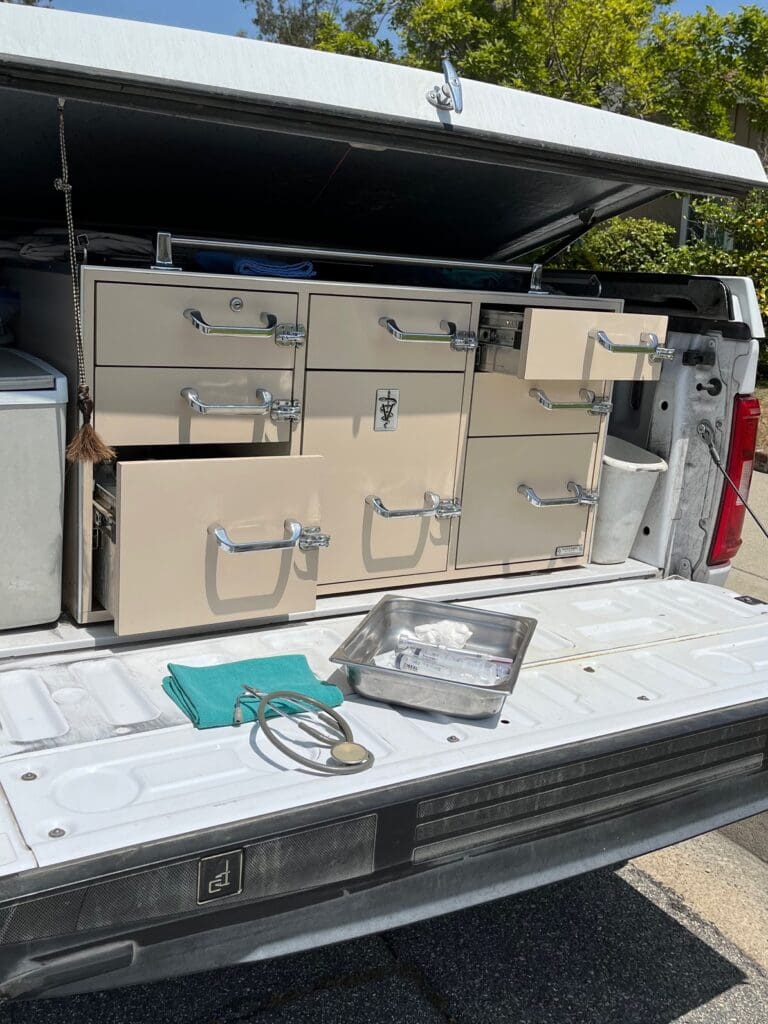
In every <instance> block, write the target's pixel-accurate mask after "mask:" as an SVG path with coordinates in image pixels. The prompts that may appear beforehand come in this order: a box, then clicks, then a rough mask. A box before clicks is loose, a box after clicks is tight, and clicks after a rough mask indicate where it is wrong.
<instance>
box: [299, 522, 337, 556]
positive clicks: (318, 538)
mask: <svg viewBox="0 0 768 1024" xmlns="http://www.w3.org/2000/svg"><path fill="white" fill-rule="evenodd" d="M330 543H331V536H330V534H328V533H321V532H320V527H319V526H305V527H304V529H303V530H302V531H301V536H300V537H299V547H300V548H301V550H302V551H316V550H317V548H327V547H328V546H329V544H330Z"/></svg>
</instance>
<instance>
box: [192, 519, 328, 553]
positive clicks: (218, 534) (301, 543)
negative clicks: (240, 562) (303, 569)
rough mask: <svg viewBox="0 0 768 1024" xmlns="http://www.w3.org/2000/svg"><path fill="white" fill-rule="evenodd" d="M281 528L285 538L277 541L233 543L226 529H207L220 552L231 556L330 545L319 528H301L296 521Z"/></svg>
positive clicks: (291, 520)
mask: <svg viewBox="0 0 768 1024" xmlns="http://www.w3.org/2000/svg"><path fill="white" fill-rule="evenodd" d="M283 526H284V530H285V533H286V536H284V537H280V538H278V539H277V540H249V541H235V540H232V538H231V537H230V536H229V533H228V532H227V529H226V527H224V526H219V525H216V524H214V525H213V526H209V527H208V533H209V534H211V536H212V537H213V538H214V540H215V541H216V544H217V546H218V547H219V548H221V550H222V551H226V552H228V553H229V554H232V555H242V554H248V553H249V552H251V551H283V550H285V549H286V548H295V547H299V548H300V549H301V550H302V551H313V550H314V549H315V548H327V547H328V545H329V544H330V543H331V538H330V536H329V535H328V534H327V533H321V532H320V527H319V526H302V525H301V523H300V522H298V520H296V519H286V520H285V523H284V524H283Z"/></svg>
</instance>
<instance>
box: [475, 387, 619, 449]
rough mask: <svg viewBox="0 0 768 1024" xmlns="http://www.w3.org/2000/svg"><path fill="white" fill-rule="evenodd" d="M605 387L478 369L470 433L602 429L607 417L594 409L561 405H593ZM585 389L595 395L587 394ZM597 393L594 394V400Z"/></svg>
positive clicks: (534, 432) (561, 432)
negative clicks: (536, 378)
mask: <svg viewBox="0 0 768 1024" xmlns="http://www.w3.org/2000/svg"><path fill="white" fill-rule="evenodd" d="M604 386H605V385H604V382H603V381H600V380H598V381H583V382H582V381H579V382H576V383H571V382H568V383H563V382H562V381H527V380H519V379H518V378H516V377H509V376H507V375H506V374H501V373H476V374H475V378H474V384H473V388H472V412H471V414H470V418H469V433H470V436H473V437H494V436H501V435H504V434H596V433H597V432H598V430H599V429H600V424H601V423H602V416H599V415H594V414H593V413H591V412H590V411H589V409H569V408H557V406H558V405H561V406H562V405H566V406H567V405H568V404H571V403H574V402H576V403H580V404H582V405H588V406H591V407H593V406H594V405H595V404H596V403H597V402H599V400H600V399H601V398H602V397H603V395H604ZM585 391H586V392H589V394H586V395H584V394H582V392H585ZM531 392H535V394H531ZM591 396H594V401H593V399H592V397H591ZM550 406H551V407H550Z"/></svg>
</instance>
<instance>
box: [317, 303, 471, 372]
mask: <svg viewBox="0 0 768 1024" xmlns="http://www.w3.org/2000/svg"><path fill="white" fill-rule="evenodd" d="M471 312H472V307H471V305H470V304H469V303H468V302H430V301H427V300H424V301H422V300H419V299H386V298H384V299H359V298H354V297H352V296H346V295H313V296H311V298H310V304H309V336H308V340H307V344H308V348H307V366H308V367H310V368H311V369H314V368H323V369H329V370H454V371H459V372H460V371H462V370H464V368H465V366H466V363H467V353H466V352H457V351H455V350H454V349H452V348H451V344H450V338H449V337H447V336H446V338H445V340H444V341H441V340H438V341H434V342H429V341H398V340H397V339H396V338H394V337H393V336H392V334H391V333H390V332H389V331H388V330H387V329H386V328H385V327H382V326H381V324H380V323H379V320H380V319H382V318H385V319H389V320H393V321H394V322H395V324H396V325H397V328H399V330H401V331H403V332H410V333H419V334H429V335H444V334H445V333H446V328H445V327H441V326H440V324H441V322H442V321H448V322H450V323H453V324H455V325H456V328H457V330H459V331H466V330H468V329H469V322H470V316H471Z"/></svg>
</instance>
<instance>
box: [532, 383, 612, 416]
mask: <svg viewBox="0 0 768 1024" xmlns="http://www.w3.org/2000/svg"><path fill="white" fill-rule="evenodd" d="M528 394H529V395H530V396H531V398H533V399H535V400H536V401H537V402H538V403H539V405H540V406H542V407H543V408H544V409H583V410H584V411H585V412H588V413H589V414H590V416H607V415H608V413H609V412H610V411H611V409H612V408H613V405H612V404H611V402H609V401H608V399H607V398H603V397H601V398H598V397H597V396H596V395H595V392H594V391H590V390H589V389H588V388H582V389H581V391H579V396H580V398H581V401H580V402H553V401H552V399H551V398H550V397H549V396H548V395H547V394H546V392H544V391H542V389H541V388H531V390H530V391H529V392H528Z"/></svg>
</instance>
